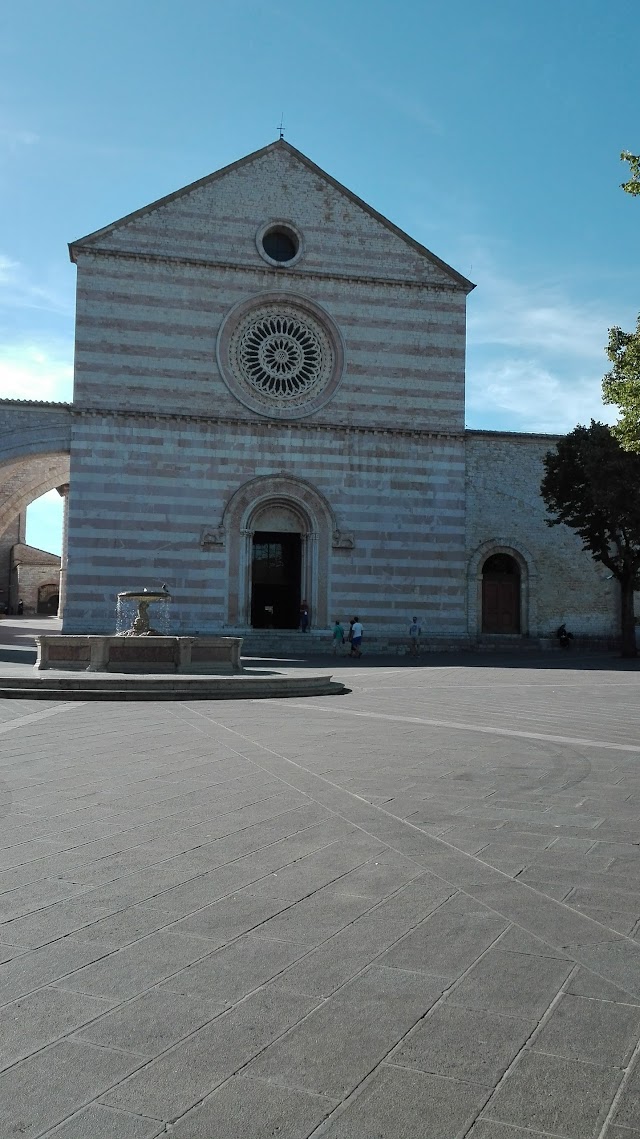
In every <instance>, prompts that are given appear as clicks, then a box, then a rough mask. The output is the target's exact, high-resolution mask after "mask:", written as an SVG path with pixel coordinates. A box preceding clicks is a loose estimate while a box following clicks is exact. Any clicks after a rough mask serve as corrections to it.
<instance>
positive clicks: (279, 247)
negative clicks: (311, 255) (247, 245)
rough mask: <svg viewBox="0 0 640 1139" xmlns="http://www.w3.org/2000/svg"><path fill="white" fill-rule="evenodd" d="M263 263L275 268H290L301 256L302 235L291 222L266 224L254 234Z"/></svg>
mask: <svg viewBox="0 0 640 1139" xmlns="http://www.w3.org/2000/svg"><path fill="white" fill-rule="evenodd" d="M256 246H257V249H258V253H259V254H260V256H261V257H262V259H263V261H266V262H267V263H268V264H269V265H274V266H275V267H276V268H280V267H282V268H284V267H285V266H286V267H287V268H290V267H291V266H292V265H295V264H296V262H297V261H299V260H300V257H301V256H302V234H301V233H300V232H299V231H298V230H297V229H296V227H295V226H294V225H292V224H291V222H267V224H266V225H263V226H262V227H261V228H260V229H259V230H258V232H257V234H256Z"/></svg>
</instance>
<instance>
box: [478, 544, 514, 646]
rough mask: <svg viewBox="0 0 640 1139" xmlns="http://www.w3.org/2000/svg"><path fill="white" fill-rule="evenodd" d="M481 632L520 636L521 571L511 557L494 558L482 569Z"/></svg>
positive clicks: (489, 559) (498, 555) (501, 555)
mask: <svg viewBox="0 0 640 1139" xmlns="http://www.w3.org/2000/svg"><path fill="white" fill-rule="evenodd" d="M482 632H483V633H512V634H513V633H519V632H520V567H519V565H518V563H517V561H516V560H515V558H512V557H511V555H510V554H492V555H491V557H489V558H487V560H486V562H485V563H484V565H483V567H482Z"/></svg>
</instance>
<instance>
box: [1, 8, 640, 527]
mask: <svg viewBox="0 0 640 1139" xmlns="http://www.w3.org/2000/svg"><path fill="white" fill-rule="evenodd" d="M639 40H640V6H639V5H638V4H637V3H636V2H634V0H608V3H607V4H606V5H605V4H604V3H603V0H536V3H535V4H524V3H522V2H520V0H484V3H478V0H448V2H447V3H444V2H442V0H440V2H435V0H431V2H430V0H423V2H422V3H418V2H417V0H405V3H404V4H401V5H398V4H396V3H391V2H390V0H369V2H368V3H364V2H363V0H341V2H338V0H325V2H324V3H323V4H321V5H320V4H318V3H310V2H308V0H295V2H294V0H278V2H276V3H268V2H266V0H265V2H262V0H234V2H231V0H227V2H216V0H209V2H208V3H206V2H204V0H182V3H181V4H180V5H178V4H176V3H169V2H168V0H154V2H153V3H152V2H151V0H127V2H126V3H125V2H123V0H109V3H106V2H105V0H93V2H92V3H91V4H87V3H86V0H61V3H59V4H52V3H51V0H31V2H30V0H27V3H25V4H23V5H6V6H5V9H4V15H2V16H0V396H3V397H19V398H32V399H68V398H70V394H71V375H72V360H73V309H74V289H75V270H74V268H73V266H72V265H71V264H70V263H69V261H68V255H67V248H66V245H67V242H68V241H70V240H72V239H73V238H77V237H80V236H82V235H84V234H86V233H89V232H91V231H92V230H94V229H98V228H100V227H102V226H103V225H106V224H107V223H108V222H110V221H112V220H114V219H116V218H117V217H120V216H122V215H123V214H125V213H128V212H129V211H131V210H134V209H137V208H138V207H140V206H142V205H144V204H146V203H147V202H149V201H152V200H154V199H156V198H158V197H161V196H162V195H164V194H166V193H169V192H171V191H172V190H175V189H177V188H179V187H180V186H183V185H186V184H187V183H189V182H191V181H193V180H194V179H196V178H199V177H202V176H203V175H205V174H207V173H209V172H211V171H213V170H215V169H217V168H219V167H220V166H224V165H226V164H227V163H229V162H232V161H234V160H235V159H236V158H240V157H242V156H243V155H244V154H247V153H249V152H250V151H252V150H254V149H257V148H258V147H261V146H264V145H265V144H266V143H267V142H270V141H271V140H272V139H273V138H275V137H276V135H277V131H276V127H277V124H278V122H279V121H280V115H281V113H283V114H284V123H285V128H286V130H285V136H286V137H287V138H288V139H289V141H291V142H292V143H293V144H294V146H297V147H299V148H300V150H302V151H304V152H305V153H306V154H308V155H309V157H310V158H312V159H313V161H314V162H317V163H318V164H319V165H320V166H322V167H324V169H326V170H327V171H328V172H329V173H331V174H332V175H333V176H334V177H336V178H338V179H339V180H340V181H341V182H343V183H345V184H346V185H347V186H349V187H350V189H352V190H353V191H354V192H355V193H357V194H359V195H360V196H361V197H363V198H365V199H366V200H367V201H368V202H370V203H371V204H372V205H373V206H375V208H376V209H378V210H380V211H381V212H382V213H384V214H386V215H387V216H388V217H390V218H391V219H392V220H393V221H394V222H395V223H396V224H397V225H399V226H401V227H402V228H404V229H405V230H407V231H408V232H409V233H410V234H411V235H412V236H413V237H415V238H416V239H417V240H419V241H421V242H423V243H424V244H425V245H427V246H428V247H429V248H430V249H432V250H433V251H434V253H436V254H437V255H438V256H439V257H442V258H443V259H444V260H445V261H448V262H449V263H450V264H452V265H453V266H454V267H455V268H456V269H458V270H460V272H462V273H464V274H465V275H467V276H469V277H471V279H472V280H474V281H475V282H476V283H477V286H478V287H477V289H476V290H475V292H474V293H472V295H471V297H470V300H469V337H468V404H467V422H468V425H469V426H470V427H497V428H502V429H508V430H518V431H521V430H525V431H526V430H534V431H535V430H542V431H563V430H566V429H570V428H571V427H573V426H574V425H575V423H577V422H583V421H585V420H588V419H589V418H590V417H591V416H592V415H593V416H595V417H596V418H597V417H601V418H603V417H607V418H609V419H610V418H611V409H606V410H603V408H602V406H601V403H600V380H601V378H602V375H603V374H604V372H605V371H606V370H607V360H606V357H605V354H604V345H605V343H606V340H607V329H608V328H609V327H610V326H611V325H613V324H620V325H622V326H623V327H627V328H632V327H633V326H634V324H635V319H636V315H637V312H638V309H639V308H640V289H639V286H638V264H639V261H640V256H639V255H640V201H639V200H638V199H635V200H634V199H632V198H630V197H629V196H628V195H626V194H623V193H622V191H621V190H620V189H619V184H620V182H621V181H622V179H623V177H624V175H625V167H624V166H623V165H622V164H621V163H620V161H619V153H620V151H621V150H623V149H630V150H632V151H635V152H636V153H637V152H638V151H639V150H640V128H639V126H638V106H639V102H640V100H639V96H640V79H639V69H638V67H637V45H638V42H639ZM59 505H60V499H59V498H58V496H57V495H56V494H55V492H53V495H52V496H47V499H46V500H44V501H43V500H41V502H40V503H39V504H34V506H33V507H31V508H30V511H29V531H28V536H29V540H30V541H31V542H33V543H34V544H36V545H41V546H44V547H46V548H49V549H55V548H57V545H56V544H57V543H58V542H59V537H58V532H59V528H60V522H59Z"/></svg>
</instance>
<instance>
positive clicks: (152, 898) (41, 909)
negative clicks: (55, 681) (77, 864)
mask: <svg viewBox="0 0 640 1139" xmlns="http://www.w3.org/2000/svg"><path fill="white" fill-rule="evenodd" d="M319 825H320V823H312V824H310V826H309V827H303V829H302V830H301V831H295V832H293V833H294V835H297V834H303V833H304V831H306V830H312V829H313V827H314V826H319ZM233 833H234V834H236V833H240V832H236V831H234V832H233ZM223 837H226V836H223ZM290 837H293V836H292V835H285V838H284V839H275V840H274V841H273V842H270V843H267V845H266V846H262V847H259V848H258V850H268V849H269V848H270V847H271V846H277V844H278V842H283V841H286V839H287V838H290ZM213 841H217V840H215V839H214V840H213ZM341 841H342V840H341V839H339V838H338V839H332V840H331V842H328V843H326V844H325V845H324V846H319V847H316V848H315V849H314V850H313V851H311V852H310V854H316V853H317V852H318V851H320V850H327V849H328V848H329V847H330V846H333V845H334V844H335V843H337V842H341ZM249 853H250V854H254V853H257V851H251V852H249ZM247 857H249V855H246V854H242V855H238V857H237V858H233V859H231V861H230V862H225V863H222V864H221V865H222V866H233V865H234V863H235V862H241V861H242V859H243V858H247ZM304 857H308V855H305V856H304ZM165 861H166V860H165ZM299 861H302V859H301V858H300V857H298V858H294V859H293V860H292V861H291V862H286V863H284V865H283V866H282V867H280V868H279V870H280V869H282V870H283V869H285V868H286V867H287V866H292V865H294V864H295V863H296V862H299ZM156 865H157V864H156ZM360 865H364V863H361V864H360ZM147 869H148V868H147ZM212 869H214V870H215V869H218V867H213V868H212ZM355 869H358V867H356V868H355ZM143 872H144V871H143ZM136 873H140V871H137V872H136ZM209 873H210V871H208V870H205V871H202V872H199V873H197V874H195V875H193V876H192V877H191V878H185V879H184V882H177V883H175V885H173V886H167V887H166V888H165V889H164V890H161V891H160V892H159V893H158V894H152V895H151V896H150V897H149V898H141V899H140V901H139V902H136V903H135V905H134V906H124V909H123V910H114V911H113V913H111V914H105V915H103V916H104V917H105V918H108V917H115V916H116V915H117V914H119V913H123V912H124V910H127V909H134V908H135V906H137V905H143V904H144V903H145V902H150V901H155V899H156V898H162V896H163V894H167V893H170V892H171V890H174V889H175V888H176V886H182V885H187V883H189V882H194V881H197V880H198V878H204V877H206V876H207V874H209ZM271 873H273V872H272V871H269V872H268V873H267V874H263V875H261V876H260V877H259V878H256V879H254V880H253V882H248V883H247V885H248V886H251V885H254V884H255V882H260V881H262V879H263V878H268V877H269V876H270V874H271ZM125 877H126V875H125ZM111 881H120V879H112V880H111ZM110 884H111V882H106V883H104V882H101V883H100V884H99V885H97V886H92V887H90V888H89V889H88V890H85V891H83V892H82V895H81V896H82V897H85V896H86V895H88V894H90V893H92V892H93V890H100V889H102V887H103V886H104V885H110ZM16 888H18V889H19V888H20V887H16ZM240 889H245V887H240ZM238 892H239V891H238V889H235V890H230V891H229V893H228V894H223V895H222V897H221V898H216V899H215V901H222V900H223V899H224V898H229V897H232V896H233V895H234V894H237V893H238ZM78 896H79V895H77V894H72V895H70V896H69V897H68V898H63V899H60V901H59V902H50V903H49V904H48V905H46V906H39V907H38V908H37V909H35V910H32V911H31V912H30V914H20V915H19V917H16V918H10V919H8V921H7V922H5V923H4V924H5V925H9V924H10V923H11V921H21V920H22V918H23V917H29V916H31V914H36V913H43V912H44V911H45V910H47V909H51V908H52V907H53V906H56V905H58V904H60V902H66V901H72V900H73V899H74V898H77V897H78ZM211 904H212V903H211V902H207V903H206V904H205V905H204V906H199V907H198V908H197V909H194V910H191V911H190V912H189V914H187V915H183V917H185V916H188V917H191V915H192V914H196V913H200V911H201V910H203V909H206V908H207V906H209V905H211ZM374 904H375V903H374ZM274 916H275V915H274ZM101 920H102V918H97V919H94V920H92V921H90V922H86V923H85V925H82V926H78V927H77V928H76V929H73V930H69V931H68V932H67V933H66V934H61V935H60V936H59V937H54V938H52V940H51V941H47V942H45V943H44V944H45V945H52V944H54V942H56V941H60V940H62V939H63V938H64V937H68V936H69V934H70V933H81V932H82V930H83V929H88V928H89V927H90V926H92V925H94V924H95V923H96V921H101ZM181 920H182V918H176V919H175V921H173V922H170V923H168V924H167V926H163V927H161V928H163V929H169V928H170V926H171V925H175V924H176V923H177V922H179V921H181ZM0 932H1V927H0ZM152 932H153V931H152ZM155 932H157V931H155ZM246 932H250V931H246ZM149 936H151V935H150V934H146V933H145V934H143V935H142V936H141V937H139V938H134V940H133V941H130V942H128V943H127V945H133V944H135V943H136V942H138V941H142V940H144V938H145V937H149ZM194 936H197V935H194ZM203 940H207V939H206V938H205V939H203ZM234 940H235V939H234ZM103 944H106V943H103ZM36 948H38V949H42V948H44V946H37V947H36ZM119 948H125V947H124V946H114V948H113V950H111V951H110V952H117V951H118V949H119ZM28 949H29V947H28ZM31 951H33V950H31ZM104 956H105V957H108V956H109V954H108V953H107V954H105V955H104ZM80 968H84V966H80ZM72 972H75V970H72ZM65 976H68V974H65ZM45 987H46V986H45V985H39V986H38V988H45ZM32 991H33V990H32ZM25 995H26V994H25Z"/></svg>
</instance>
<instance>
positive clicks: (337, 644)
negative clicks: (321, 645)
mask: <svg viewBox="0 0 640 1139" xmlns="http://www.w3.org/2000/svg"><path fill="white" fill-rule="evenodd" d="M332 641H333V655H334V656H335V655H336V653H337V652H338V651H339V649H341V648H342V646H343V644H344V629H343V627H342V625H341V624H340V621H339V620H338V618H337V617H336V620H335V624H334V626H333V638H332Z"/></svg>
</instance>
